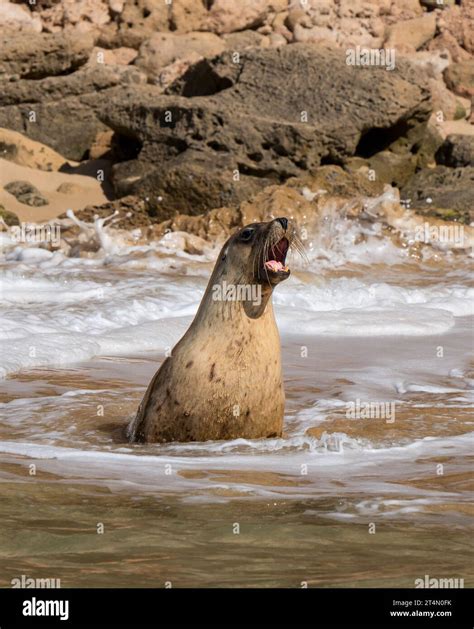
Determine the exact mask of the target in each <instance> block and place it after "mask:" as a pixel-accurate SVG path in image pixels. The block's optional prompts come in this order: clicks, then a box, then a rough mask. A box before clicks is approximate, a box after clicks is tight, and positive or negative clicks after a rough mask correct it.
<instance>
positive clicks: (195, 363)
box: [129, 221, 298, 442]
mask: <svg viewBox="0 0 474 629" xmlns="http://www.w3.org/2000/svg"><path fill="white" fill-rule="evenodd" d="M250 227H255V228H256V229H257V232H256V233H255V237H254V242H253V243H252V244H251V245H246V244H244V243H241V242H239V240H238V238H239V233H241V232H242V231H243V230H240V232H239V233H238V234H235V235H234V236H232V237H231V238H229V240H228V241H227V242H226V244H225V245H224V247H223V248H222V250H221V252H220V254H219V257H218V259H217V262H216V265H215V267H214V271H213V273H212V275H211V278H210V280H209V284H208V286H207V289H206V292H205V294H204V296H203V299H202V301H201V304H200V307H199V310H198V312H197V314H196V316H195V318H194V320H193V322H192V324H191V326H190V327H189V329H188V330H187V332H186V333H185V335H184V336H183V337H182V339H181V340H180V341H179V342H178V343H177V345H176V346H175V347H174V349H173V351H172V355H171V356H170V357H169V358H167V359H166V360H165V361H164V363H163V364H162V366H161V367H160V369H159V370H158V372H157V373H156V374H155V376H154V377H153V379H152V381H151V383H150V385H149V387H148V389H147V391H146V394H145V397H144V398H143V401H142V403H141V405H140V407H139V409H138V412H137V416H136V418H135V420H134V422H133V423H132V425H131V426H130V431H129V434H130V439H131V441H136V442H169V441H206V440H220V439H236V438H239V437H241V438H246V439H257V438H261V437H276V436H280V435H281V434H282V429H283V414H284V407H285V395H284V390H283V382H282V370H281V355H280V354H281V352H280V338H279V334H278V329H277V327H276V323H275V319H274V315H273V307H272V300H271V295H272V291H273V288H274V285H272V284H271V283H270V279H269V278H268V274H267V277H266V278H265V277H263V278H262V277H260V276H261V275H262V256H266V255H267V254H268V251H269V250H270V249H271V247H272V246H273V245H275V244H276V243H277V242H278V241H279V240H280V239H281V238H282V237H283V236H285V237H287V238H288V240H289V242H290V245H293V244H294V242H295V240H296V235H295V234H294V230H293V228H292V227H290V229H288V230H287V231H286V232H285V231H284V229H283V228H282V227H281V226H280V224H279V223H276V221H270V222H269V223H259V224H253V225H251V226H250ZM244 229H245V228H244ZM296 248H297V249H298V245H297V246H296ZM263 259H266V258H263ZM264 275H265V273H264ZM224 280H225V281H226V282H227V284H228V285H229V284H235V285H237V284H252V283H255V282H256V281H258V282H259V283H260V284H261V287H262V304H261V306H259V307H255V306H254V305H253V304H248V303H246V302H242V301H240V302H239V301H235V302H234V301H215V300H213V294H212V292H213V287H214V286H215V285H216V284H219V283H220V284H221V283H222V282H223V281H224Z"/></svg>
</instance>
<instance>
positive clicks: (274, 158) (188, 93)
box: [101, 44, 431, 214]
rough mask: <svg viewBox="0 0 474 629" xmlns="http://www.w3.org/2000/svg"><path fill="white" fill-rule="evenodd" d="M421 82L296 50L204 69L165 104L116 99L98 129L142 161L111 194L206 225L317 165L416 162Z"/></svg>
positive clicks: (125, 93) (226, 58)
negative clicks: (215, 212) (391, 154)
mask: <svg viewBox="0 0 474 629" xmlns="http://www.w3.org/2000/svg"><path fill="white" fill-rule="evenodd" d="M415 75H416V73H415V71H414V70H413V69H408V68H406V67H404V66H403V64H401V67H400V69H398V70H396V71H394V72H385V71H383V72H381V71H380V70H379V69H378V68H364V69H354V68H352V67H349V66H347V65H346V62H345V54H343V53H342V52H340V51H337V50H328V49H319V48H315V47H313V46H311V45H304V44H295V45H292V46H289V47H283V48H280V49H276V50H275V49H250V50H248V51H244V52H242V53H241V54H240V57H239V59H238V63H235V57H234V56H233V55H232V53H224V54H223V55H221V56H219V57H216V58H214V59H212V60H204V61H200V62H198V63H196V64H195V65H193V66H192V67H191V68H190V69H189V70H188V71H187V72H186V73H185V74H184V75H183V77H181V78H180V79H178V80H177V81H176V82H175V83H174V84H173V85H172V86H170V88H169V89H168V93H167V94H166V95H161V94H160V93H159V90H157V89H154V88H153V87H140V88H139V89H134V90H122V89H121V90H120V91H116V92H115V96H114V98H113V99H111V98H110V96H109V95H108V96H107V102H106V103H104V107H103V110H102V113H101V120H102V121H103V122H104V123H105V124H106V125H108V126H110V127H111V128H112V129H113V130H114V131H115V132H116V133H117V134H122V135H123V136H125V137H126V138H129V139H131V140H132V141H133V142H135V143H136V144H138V145H139V146H140V147H141V149H140V153H139V155H138V157H137V159H135V160H133V161H128V162H126V163H123V164H118V165H116V167H115V168H114V185H115V189H116V191H117V192H118V193H119V194H140V195H145V196H149V197H150V198H152V199H158V198H159V201H157V203H159V204H160V211H169V212H171V213H172V212H175V211H176V210H179V211H181V212H184V213H190V214H199V213H202V212H203V211H205V210H208V209H211V208H212V207H219V206H221V205H234V204H237V203H239V202H241V201H242V199H243V198H245V196H247V195H248V194H249V192H254V191H255V190H256V189H258V188H259V187H262V186H263V185H268V184H269V183H272V182H274V183H278V182H282V181H285V180H286V179H288V178H289V177H292V176H298V175H301V174H303V173H304V172H306V171H308V170H312V169H314V168H316V167H317V166H319V165H320V164H321V163H323V164H324V163H331V162H332V163H340V164H343V163H345V161H346V160H347V159H349V158H350V157H352V156H354V155H360V156H362V157H371V156H372V155H374V154H375V153H378V152H379V151H381V150H384V149H389V148H391V147H395V148H396V150H397V151H398V152H403V151H407V150H410V149H412V148H413V147H414V146H415V144H416V143H417V142H419V141H420V139H421V137H422V135H423V131H424V127H425V125H426V122H427V120H428V117H429V115H430V111H431V109H430V102H429V98H430V97H429V91H428V89H426V88H424V87H423V85H422V83H423V82H422V80H421V84H420V77H418V84H417V83H416V82H415V80H414V77H415ZM282 77H285V80H282ZM342 120H343V121H344V124H341V121H342ZM176 195H179V197H180V198H179V199H177V198H176Z"/></svg>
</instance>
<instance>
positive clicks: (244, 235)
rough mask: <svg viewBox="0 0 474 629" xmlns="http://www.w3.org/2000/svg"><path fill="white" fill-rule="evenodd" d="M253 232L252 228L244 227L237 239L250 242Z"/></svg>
mask: <svg viewBox="0 0 474 629" xmlns="http://www.w3.org/2000/svg"><path fill="white" fill-rule="evenodd" d="M254 232H255V230H254V229H244V230H243V232H241V234H240V236H239V240H241V241H242V242H250V241H251V240H252V238H253V235H254Z"/></svg>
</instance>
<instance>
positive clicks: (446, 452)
mask: <svg viewBox="0 0 474 629" xmlns="http://www.w3.org/2000/svg"><path fill="white" fill-rule="evenodd" d="M459 335H460V336H461V337H462V334H461V333H459ZM457 336H458V334H452V335H450V341H451V344H452V345H451V346H452V348H453V351H455V348H456V347H457V349H458V350H459V342H460V339H456V337H457ZM299 342H302V341H301V340H299V341H298V340H296V339H292V340H291V342H289V341H287V342H286V343H285V346H284V358H285V365H286V369H285V372H286V377H287V385H286V388H287V396H288V421H287V438H291V435H292V434H294V433H295V432H298V430H297V429H296V428H292V427H294V426H296V425H297V423H295V417H297V415H298V410H299V409H300V408H304V407H305V406H306V404H307V401H308V400H310V399H313V396H317V395H319V396H321V397H323V398H328V397H329V398H330V397H331V396H334V397H335V398H336V399H337V397H338V396H340V395H341V392H343V391H344V390H346V391H347V390H348V389H350V387H351V386H352V384H353V383H354V379H351V378H350V372H351V371H353V370H357V369H361V370H362V369H365V370H369V371H370V369H371V368H374V367H375V366H376V365H374V364H370V363H369V360H370V358H369V357H370V356H372V361H373V362H376V363H380V362H382V363H383V362H384V361H383V360H382V361H380V356H381V355H386V356H391V354H390V352H389V349H390V346H391V345H392V344H394V341H393V340H387V339H386V340H385V341H384V343H382V344H381V346H379V348H378V350H377V351H375V352H374V351H373V349H368V348H367V343H366V342H365V341H364V340H363V339H360V340H356V341H354V339H352V340H351V356H352V358H351V359H350V360H347V358H346V354H345V353H344V352H343V351H342V347H339V345H342V344H341V343H340V341H339V340H334V339H333V340H332V342H326V344H325V346H323V347H321V345H320V346H319V348H318V353H320V352H323V353H324V355H325V357H326V360H325V362H324V364H321V363H320V362H319V360H314V361H312V362H311V363H310V365H305V366H304V368H303V366H301V365H299V366H298V360H297V359H295V352H294V349H295V347H299V345H298V343H299ZM398 343H399V341H398ZM383 345H385V347H383ZM392 349H394V348H393V347H392ZM400 351H401V349H400V347H399V348H398V352H400ZM155 360H157V361H158V360H160V358H159V357H158V356H152V357H151V356H150V357H149V358H146V359H145V358H138V357H137V358H135V359H130V360H123V359H96V360H94V361H90V362H89V363H86V364H82V365H78V366H77V367H75V368H69V369H60V370H59V369H47V370H39V369H38V370H32V371H25V372H22V373H20V374H18V375H17V376H15V377H13V378H10V379H8V380H5V381H3V383H2V384H1V387H0V395H1V399H2V401H12V400H16V399H25V398H28V399H29V400H31V401H35V402H37V403H38V405H37V406H34V405H30V408H29V410H28V413H27V415H25V417H24V418H23V419H22V421H19V422H17V423H16V425H14V426H12V425H11V424H7V425H5V424H3V425H2V426H1V428H0V441H2V443H3V444H5V443H7V444H8V443H9V442H10V443H15V444H21V443H29V444H31V445H32V446H33V447H35V446H36V448H39V449H38V450H34V449H33V450H30V451H29V454H26V451H25V453H24V454H22V448H21V447H18V448H16V452H15V453H6V452H2V454H1V455H0V478H1V485H0V494H1V502H0V520H1V522H2V535H1V538H0V539H1V541H0V554H1V556H2V562H1V569H0V583H1V584H2V585H3V586H8V585H9V583H10V582H11V579H13V578H15V577H18V576H21V575H22V574H24V575H27V576H33V577H36V578H59V579H60V580H61V584H62V586H63V587H66V586H80V587H86V586H97V587H106V586H107V587H112V586H130V587H138V586H148V587H165V584H166V583H167V582H171V583H172V586H173V587H179V586H181V587H185V586H188V587H189V586H202V587H204V586H210V587H237V586H240V587H255V586H257V587H259V586H262V587H268V586H276V587H301V583H302V582H307V584H308V586H318V587H324V586H343V587H344V586H347V587H351V586H356V585H357V586H364V587H375V586H400V587H412V586H413V584H414V580H415V579H416V578H420V577H424V575H425V574H429V575H430V576H432V577H433V576H434V577H459V578H464V581H465V585H466V586H467V585H471V586H472V585H473V584H474V574H473V569H472V555H471V551H472V537H471V536H472V530H471V529H470V526H471V518H472V503H471V502H470V500H471V496H472V494H471V492H472V488H473V478H472V460H473V456H472V454H469V449H468V448H467V449H466V446H465V444H462V443H461V444H456V442H453V443H450V438H453V437H454V438H456V437H460V438H461V439H463V437H464V438H465V435H466V434H468V433H470V432H471V431H472V415H471V414H470V412H469V409H467V408H466V407H465V405H464V404H460V403H457V402H456V399H453V398H456V394H455V393H451V394H449V395H448V396H447V395H446V394H438V395H435V394H422V393H416V394H415V393H413V394H412V395H411V400H410V402H409V403H408V404H406V408H405V407H404V408H403V410H402V411H400V413H399V416H398V415H397V416H396V420H395V422H394V423H393V424H388V423H386V422H385V421H384V420H377V419H360V420H350V419H347V418H346V417H345V416H344V413H343V411H342V410H341V409H339V408H338V409H336V411H335V412H333V413H328V414H327V417H326V418H324V419H322V421H319V420H311V419H309V420H307V422H305V423H306V424H307V428H305V431H304V433H305V434H309V435H314V437H315V439H316V438H320V437H321V436H322V435H323V434H324V433H326V435H328V436H329V441H328V442H327V445H326V448H327V449H326V450H325V449H324V448H322V449H320V450H318V448H317V446H316V443H317V442H316V441H315V450H313V451H311V450H310V449H309V446H308V445H306V446H304V445H303V446H298V445H296V444H295V445H293V446H289V447H288V451H287V452H286V453H285V449H284V448H283V449H281V450H276V451H275V453H274V454H270V456H269V459H268V461H266V460H265V459H266V455H265V454H264V453H259V452H258V450H257V451H254V452H251V453H250V455H249V448H248V447H247V446H246V445H245V444H241V445H238V444H236V445H235V449H234V450H233V451H231V452H230V453H227V454H226V453H225V452H224V451H223V450H222V449H216V448H213V447H212V446H211V447H206V446H205V445H202V446H196V447H195V448H193V447H189V449H188V448H186V447H182V446H170V447H164V446H145V447H143V446H132V447H130V446H129V445H128V444H126V443H124V442H123V440H122V436H121V431H120V428H121V427H123V423H124V422H123V418H124V417H127V416H129V415H131V414H132V413H133V411H134V410H135V408H136V406H137V403H138V402H139V399H140V397H141V394H142V390H143V383H144V382H147V381H148V379H149V378H150V377H151V375H152V373H153V371H154V369H155V366H156V362H155ZM433 381H438V379H437V378H433ZM351 383H352V384H351ZM439 383H440V384H443V385H446V379H440V380H439ZM451 384H452V382H451ZM73 387H74V388H75V389H79V390H81V391H83V392H84V393H83V394H82V395H81V396H79V397H80V401H79V402H78V401H74V402H73V403H72V404H69V403H66V404H64V405H58V397H59V398H60V397H61V396H62V395H63V394H64V393H65V392H68V391H70V390H71V389H72V388H73ZM65 399H66V401H67V402H69V401H68V399H67V397H66V398H65ZM71 399H74V398H71ZM63 401H64V399H63ZM439 404H442V406H439ZM58 406H59V408H58ZM98 406H99V407H100V406H103V407H104V409H105V412H104V416H98V415H97V407H98ZM340 435H346V436H347V439H349V438H350V439H355V440H360V444H366V445H367V446H369V449H364V446H363V445H360V446H359V447H360V448H361V449H360V450H357V449H353V450H351V448H352V447H355V446H356V443H354V444H351V443H349V442H347V443H346V444H345V445H344V449H343V451H342V453H340V452H337V447H339V446H337V447H335V446H334V444H333V447H332V449H331V440H330V439H331V436H332V437H334V436H336V437H337V438H339V439H340V440H342V442H344V439H346V437H341V436H340ZM426 437H430V438H432V439H433V440H434V441H435V442H436V445H433V446H431V448H430V447H429V445H430V441H428V442H427V443H426V442H423V443H424V444H425V450H423V448H420V449H417V448H416V447H415V448H413V452H412V453H410V452H409V448H408V451H407V452H406V453H403V454H400V452H397V446H398V450H401V451H402V452H403V447H402V448H400V445H401V444H408V445H409V446H410V445H413V444H414V443H416V442H417V441H418V440H420V439H426ZM436 440H438V441H436ZM40 444H41V445H44V446H45V447H44V448H43V450H42V449H41V445H40ZM46 445H51V446H52V447H53V450H51V451H48V449H47V447H46ZM374 448H375V449H377V448H381V449H382V451H381V453H380V454H379V455H376V456H375V457H374V460H373V461H371V460H370V454H369V450H370V449H371V450H372V452H373V449H374ZM70 449H73V450H74V452H75V453H76V456H73V457H72V458H68V456H67V455H68V451H69V450H70ZM26 450H28V449H26ZM35 452H38V454H39V456H38V457H36V456H35V455H34V453H35ZM101 452H102V453H103V452H105V453H107V455H108V456H111V457H112V459H111V460H110V461H108V460H107V459H101V458H100V453H101ZM81 453H82V454H85V453H89V454H90V453H97V454H98V458H97V459H95V458H94V457H92V458H91V459H89V460H88V458H87V457H84V458H82V456H81ZM126 453H127V454H126ZM114 454H116V455H119V456H120V455H121V457H122V458H121V459H119V460H118V461H115V460H114V459H113V455H114ZM127 456H129V457H130V458H131V459H133V464H132V465H131V467H130V469H128V465H127V460H126V457H127ZM331 456H332V457H334V462H333V464H332V465H330V466H329V467H326V466H325V465H324V458H325V457H331ZM241 457H242V458H243V459H244V460H241ZM338 457H339V458H338ZM140 459H146V462H145V463H144V465H140V466H139V467H137V462H138V464H139V463H140ZM252 459H254V461H255V462H254V464H253V463H252ZM319 459H322V461H320V460H319ZM351 461H353V463H354V464H353V465H351ZM131 462H132V461H131ZM303 462H306V464H307V465H308V467H309V471H308V473H307V474H302V473H301V465H302V464H303ZM32 463H34V465H35V466H36V469H35V470H34V471H35V474H34V475H32V473H31V468H30V466H31V464H32ZM320 463H322V465H321V466H320ZM440 464H441V465H442V466H443V473H442V475H440V474H439V473H438V469H439V468H438V467H437V466H439V465H440ZM166 465H171V468H172V474H171V475H170V476H167V475H166V469H165V466H166ZM101 524H102V525H103V533H102V532H98V530H101V529H100V525H101ZM98 527H99V529H98ZM236 527H237V528H236Z"/></svg>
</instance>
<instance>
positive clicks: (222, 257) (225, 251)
mask: <svg viewBox="0 0 474 629" xmlns="http://www.w3.org/2000/svg"><path fill="white" fill-rule="evenodd" d="M228 248H229V245H227V247H226V248H225V249H224V251H223V252H222V255H221V260H222V261H224V260H225V259H226V258H227V250H228Z"/></svg>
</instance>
